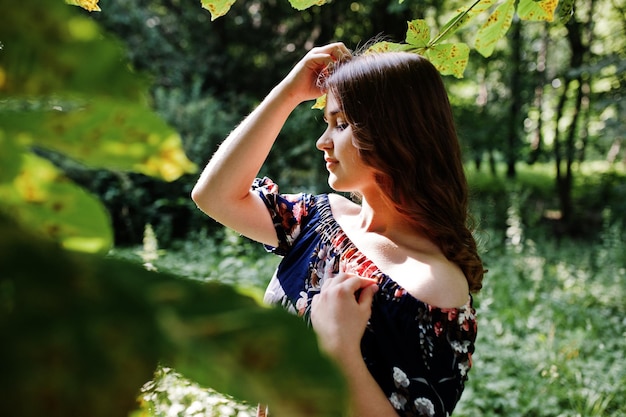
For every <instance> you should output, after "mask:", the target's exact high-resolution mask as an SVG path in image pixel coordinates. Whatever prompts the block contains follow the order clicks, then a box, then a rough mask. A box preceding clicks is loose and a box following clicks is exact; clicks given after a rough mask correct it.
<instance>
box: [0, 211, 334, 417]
mask: <svg viewBox="0 0 626 417" xmlns="http://www.w3.org/2000/svg"><path fill="white" fill-rule="evenodd" d="M0 270H1V271H2V275H1V276H0V331H1V332H2V334H3V337H4V338H5V339H6V341H7V342H8V343H2V345H1V346H0V360H1V361H2V363H3V365H2V369H3V371H2V373H1V374H0V390H1V392H2V393H3V398H4V399H5V401H3V405H2V407H3V413H6V414H7V415H12V416H21V417H27V416H41V415H47V416H51V417H53V416H67V415H91V416H108V417H112V416H120V417H122V416H126V415H128V413H129V412H130V411H132V410H134V409H135V408H136V407H137V403H136V402H135V401H136V398H137V395H138V394H139V388H140V387H141V386H142V385H143V384H144V383H145V382H146V381H148V380H149V379H150V378H151V377H152V374H153V372H154V371H155V369H156V368H157V364H158V363H159V362H161V363H164V364H167V365H169V366H173V367H175V369H177V370H178V371H179V372H181V373H182V374H183V375H185V376H188V377H190V378H192V379H193V380H194V381H197V382H198V383H200V384H202V385H204V386H210V387H212V388H215V389H216V390H218V391H220V392H224V393H228V394H231V395H233V396H235V397H236V398H238V399H240V400H247V401H249V402H250V403H255V402H258V401H263V402H264V403H268V404H270V406H271V407H272V413H273V414H275V415H278V416H281V415H282V416H294V415H301V416H309V415H315V416H336V415H339V414H341V412H342V410H343V409H344V407H345V404H344V402H343V401H344V398H345V392H344V391H343V388H342V387H343V385H342V379H341V376H340V374H339V372H338V371H337V370H336V369H335V368H334V367H333V366H332V365H331V364H330V361H328V360H327V359H325V358H324V357H323V356H322V355H321V354H320V352H319V350H318V348H317V341H316V339H315V336H314V335H313V332H312V330H311V329H310V328H308V327H306V326H305V324H304V323H303V322H302V321H301V319H300V318H298V317H296V316H293V315H291V314H289V313H287V312H285V311H284V310H283V309H281V308H267V307H262V306H260V305H259V304H258V303H257V301H255V300H254V299H253V298H251V297H249V296H246V295H244V294H243V293H241V292H238V291H237V290H235V289H234V287H232V286H227V285H224V284H217V283H203V282H199V281H196V280H190V279H183V278H179V277H176V276H174V275H168V274H165V273H155V272H148V271H146V270H145V269H144V268H142V267H141V266H140V264H138V263H128V262H126V261H120V260H114V259H106V258H102V257H101V256H98V255H89V254H81V253H78V252H70V251H66V250H63V249H62V248H60V247H59V246H58V245H56V244H55V243H53V242H49V241H47V240H41V239H39V238H37V237H36V236H34V235H31V234H30V233H29V232H27V231H26V230H23V229H20V228H18V227H16V226H15V225H14V224H12V223H10V222H9V221H7V219H5V218H2V219H0ZM285 392H289V393H290V395H288V396H286V395H285V394H284V393H285ZM311 398H316V399H318V400H319V401H313V402H312V401H310V400H311Z"/></svg>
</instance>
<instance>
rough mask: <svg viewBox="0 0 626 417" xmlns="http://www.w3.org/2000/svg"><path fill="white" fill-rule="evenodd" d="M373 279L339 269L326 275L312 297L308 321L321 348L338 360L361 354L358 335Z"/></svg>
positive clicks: (365, 319) (368, 307)
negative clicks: (309, 319)
mask: <svg viewBox="0 0 626 417" xmlns="http://www.w3.org/2000/svg"><path fill="white" fill-rule="evenodd" d="M377 290H378V286H377V285H376V281H375V280H373V279H370V278H363V277H360V276H358V275H354V274H347V273H340V274H337V275H335V276H334V277H332V278H327V279H326V280H325V282H324V284H323V285H322V288H321V291H320V293H319V294H318V295H316V296H314V297H313V300H312V301H311V323H312V324H313V329H314V330H315V332H316V333H317V337H318V341H319V345H320V348H321V349H322V350H323V351H324V352H326V353H327V354H328V355H329V356H331V357H332V358H334V359H335V360H337V361H341V360H342V358H348V357H350V356H352V355H358V357H360V355H361V338H362V337H363V333H364V332H365V327H366V326H367V322H368V320H369V318H370V315H371V307H372V299H373V297H374V294H375V293H376V291H377ZM348 355H349V356H348Z"/></svg>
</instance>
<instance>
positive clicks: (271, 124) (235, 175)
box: [192, 83, 298, 217]
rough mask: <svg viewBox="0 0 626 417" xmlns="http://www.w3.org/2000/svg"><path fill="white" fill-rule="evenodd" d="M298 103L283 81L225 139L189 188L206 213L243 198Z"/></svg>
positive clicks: (210, 213)
mask: <svg viewBox="0 0 626 417" xmlns="http://www.w3.org/2000/svg"><path fill="white" fill-rule="evenodd" d="M297 105H298V102H297V99H295V98H294V97H292V96H291V95H290V94H289V92H288V89H287V88H286V85H285V83H281V84H279V85H278V86H276V87H275V88H274V89H273V90H272V91H271V92H270V94H269V95H268V96H267V97H266V98H265V100H263V102H261V104H260V105H259V106H258V107H257V108H256V109H255V110H254V111H253V112H252V113H251V114H250V115H249V116H248V117H246V118H245V119H244V121H243V122H242V123H241V124H240V125H239V126H238V127H237V128H236V129H235V130H234V131H233V132H232V133H231V134H230V135H229V136H228V137H227V138H226V140H225V141H224V142H223V143H222V144H221V145H220V147H219V149H218V150H217V152H216V153H215V154H214V155H213V157H212V158H211V160H210V161H209V163H208V164H207V166H206V167H205V169H204V171H203V172H202V174H201V176H200V178H199V180H198V182H197V183H196V185H195V187H194V188H193V191H192V198H193V200H194V201H195V202H196V204H197V205H198V207H200V208H201V209H202V210H203V211H204V212H206V213H207V214H209V215H210V216H212V217H213V216H214V215H219V214H218V213H219V210H220V209H224V208H228V207H229V202H230V201H232V202H233V203H236V202H237V201H238V200H241V199H243V198H245V197H246V196H247V195H248V192H249V190H250V185H251V184H252V181H253V180H254V178H255V177H256V176H257V175H258V172H259V170H260V169H261V166H262V165H263V162H264V161H265V159H266V157H267V155H268V154H269V152H270V150H271V148H272V145H273V143H274V141H275V140H276V137H277V136H278V134H279V133H280V130H281V128H282V126H283V125H284V123H285V121H286V120H287V118H288V116H289V114H290V113H291V112H292V111H293V109H294V108H295V107H296V106H297Z"/></svg>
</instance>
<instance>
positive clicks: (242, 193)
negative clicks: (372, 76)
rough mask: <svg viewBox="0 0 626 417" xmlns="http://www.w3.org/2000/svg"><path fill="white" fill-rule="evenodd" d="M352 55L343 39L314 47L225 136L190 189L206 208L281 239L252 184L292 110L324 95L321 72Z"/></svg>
mask: <svg viewBox="0 0 626 417" xmlns="http://www.w3.org/2000/svg"><path fill="white" fill-rule="evenodd" d="M349 53H350V52H349V51H348V50H347V48H346V47H345V46H344V45H343V44H342V43H334V44H330V45H326V46H322V47H318V48H313V49H311V51H309V52H308V53H307V54H306V55H305V56H304V58H302V60H300V62H298V64H297V65H296V66H295V67H294V68H293V70H292V71H291V72H290V73H289V74H288V75H287V77H285V79H283V81H281V82H280V83H279V84H278V85H277V86H276V87H274V89H273V90H272V91H271V92H270V93H269V95H268V96H267V97H266V98H265V99H264V100H263V101H262V102H261V104H260V105H259V106H258V107H257V108H256V109H255V110H254V111H253V112H252V113H251V114H250V115H249V116H248V117H247V118H246V119H245V120H244V121H243V122H242V123H241V124H240V125H239V126H238V127H237V128H236V129H235V130H234V131H233V132H232V133H231V134H230V135H229V136H228V137H227V138H226V140H225V141H224V142H223V143H222V145H221V146H220V147H219V149H218V150H217V152H216V153H215V154H214V156H213V157H212V158H211V160H210V161H209V163H208V164H207V166H206V167H205V169H204V171H203V172H202V174H201V175H200V178H199V179H198V182H197V183H196V185H195V186H194V188H193V191H192V193H191V196H192V199H193V201H194V202H195V203H196V204H197V205H198V207H199V208H200V209H201V210H202V211H203V212H205V213H206V214H207V215H209V216H210V217H212V218H213V219H215V220H216V221H218V222H220V223H222V224H223V225H224V226H227V227H229V228H232V229H234V230H236V231H237V232H239V233H241V234H242V235H244V236H247V237H249V238H251V239H253V240H256V241H259V242H262V243H266V244H269V245H276V244H277V243H278V242H277V238H276V232H275V230H274V226H273V224H272V221H271V218H270V216H269V213H268V211H267V209H266V208H265V206H264V204H263V202H262V201H261V199H260V198H259V196H258V195H257V194H256V193H254V192H252V191H251V190H250V186H251V185H252V182H253V181H254V179H255V178H256V176H257V175H258V173H259V171H260V169H261V166H262V165H263V162H264V161H265V159H266V157H267V155H268V154H269V152H270V150H271V148H272V145H273V143H274V141H275V140H276V137H277V136H278V134H279V133H280V130H281V129H282V127H283V125H284V123H285V122H286V120H287V118H288V117H289V115H290V114H291V112H292V111H293V110H294V109H295V107H296V106H297V105H298V104H300V103H302V102H303V101H306V100H312V99H314V98H316V97H318V96H320V95H321V94H322V92H321V91H320V89H319V87H318V86H317V78H318V76H319V74H320V72H321V71H323V70H324V69H325V68H326V67H327V65H328V64H329V63H331V62H333V61H335V60H337V59H340V58H341V57H342V56H345V55H346V54H349Z"/></svg>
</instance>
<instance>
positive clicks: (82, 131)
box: [0, 98, 195, 181]
mask: <svg viewBox="0 0 626 417" xmlns="http://www.w3.org/2000/svg"><path fill="white" fill-rule="evenodd" d="M12 107H13V108H15V107H17V106H16V105H13V106H12ZM0 126H4V127H5V134H8V135H11V136H15V137H17V136H19V137H21V138H22V141H25V140H28V143H29V144H31V145H38V146H41V147H45V148H48V149H52V150H55V151H59V152H62V153H64V154H65V155H68V156H70V157H72V158H74V159H76V160H79V161H81V162H83V163H85V164H87V165H90V166H93V167H101V168H108V169H115V170H126V171H135V172H141V173H144V174H147V175H152V176H155V177H161V178H163V179H165V180H167V181H172V180H175V179H176V178H178V177H180V176H181V175H183V174H184V173H187V172H193V171H194V170H195V166H194V165H193V164H192V163H191V162H190V161H189V160H188V159H187V157H186V155H185V153H184V152H183V149H182V144H181V140H180V137H179V136H178V134H177V133H176V132H175V131H173V130H172V128H170V127H169V126H168V125H167V124H166V123H165V122H164V121H163V119H161V118H160V117H159V116H158V115H157V114H156V113H155V112H154V111H152V110H150V109H149V108H147V107H144V106H138V105H137V103H134V102H130V101H126V100H124V101H122V100H110V99H108V98H102V99H99V100H93V101H87V102H83V103H81V102H77V101H74V102H70V103H67V104H65V105H64V104H55V105H53V104H52V103H51V104H48V105H42V106H40V107H39V108H37V109H27V110H20V109H19V108H18V109H14V110H7V109H6V108H5V111H2V106H1V105H0Z"/></svg>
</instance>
